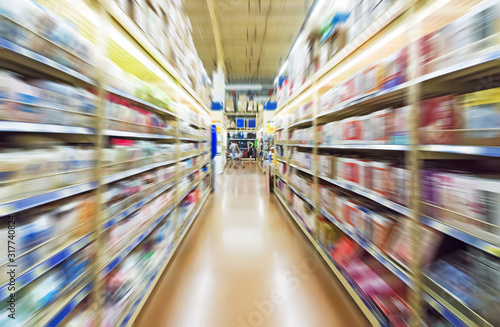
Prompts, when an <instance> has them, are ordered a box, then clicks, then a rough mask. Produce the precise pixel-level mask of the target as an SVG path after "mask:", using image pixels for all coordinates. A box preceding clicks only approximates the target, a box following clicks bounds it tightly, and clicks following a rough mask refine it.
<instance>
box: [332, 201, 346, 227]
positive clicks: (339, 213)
mask: <svg viewBox="0 0 500 327" xmlns="http://www.w3.org/2000/svg"><path fill="white" fill-rule="evenodd" d="M336 200H337V201H336V205H335V208H334V216H335V218H337V220H338V221H340V222H344V221H345V218H344V214H345V209H344V207H345V202H346V198H345V197H343V196H337V197H336Z"/></svg>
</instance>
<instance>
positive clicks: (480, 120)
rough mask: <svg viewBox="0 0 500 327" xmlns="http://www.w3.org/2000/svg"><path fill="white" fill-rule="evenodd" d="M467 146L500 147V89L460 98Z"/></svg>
mask: <svg viewBox="0 0 500 327" xmlns="http://www.w3.org/2000/svg"><path fill="white" fill-rule="evenodd" d="M460 106H461V108H462V116H463V128H464V129H465V130H470V131H465V135H463V137H462V141H463V144H465V145H487V146H499V145H500V88H495V89H489V90H484V91H479V92H474V93H469V94H465V95H463V96H461V97H460Z"/></svg>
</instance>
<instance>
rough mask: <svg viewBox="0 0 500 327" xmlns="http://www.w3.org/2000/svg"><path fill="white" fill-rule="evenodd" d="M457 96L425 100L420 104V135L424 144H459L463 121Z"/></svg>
mask: <svg viewBox="0 0 500 327" xmlns="http://www.w3.org/2000/svg"><path fill="white" fill-rule="evenodd" d="M457 102H458V101H457V98H456V96H455V95H447V96H442V97H438V98H432V99H428V100H424V101H422V102H421V104H420V125H419V126H420V127H419V132H420V133H419V135H420V142H421V143H422V144H459V143H460V137H461V135H460V134H459V133H457V132H454V131H452V130H457V129H461V127H462V119H461V117H460V111H459V106H458V103H457Z"/></svg>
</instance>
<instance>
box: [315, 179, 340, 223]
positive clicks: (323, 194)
mask: <svg viewBox="0 0 500 327" xmlns="http://www.w3.org/2000/svg"><path fill="white" fill-rule="evenodd" d="M319 192H320V199H319V200H320V204H321V206H322V207H323V208H324V209H325V210H327V211H328V212H329V213H330V214H332V215H333V216H335V210H336V208H335V207H336V204H337V200H336V194H335V193H334V191H333V190H332V189H331V188H330V187H328V186H324V185H320V188H319Z"/></svg>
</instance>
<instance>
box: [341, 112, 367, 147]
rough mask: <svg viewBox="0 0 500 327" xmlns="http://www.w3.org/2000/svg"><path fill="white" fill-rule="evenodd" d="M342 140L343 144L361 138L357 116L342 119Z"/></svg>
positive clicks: (357, 140) (354, 141)
mask: <svg viewBox="0 0 500 327" xmlns="http://www.w3.org/2000/svg"><path fill="white" fill-rule="evenodd" d="M341 124H342V140H343V142H344V143H345V144H353V143H358V142H359V141H360V140H361V135H362V134H361V121H360V119H359V118H358V117H350V118H346V119H344V120H342V122H341Z"/></svg>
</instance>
